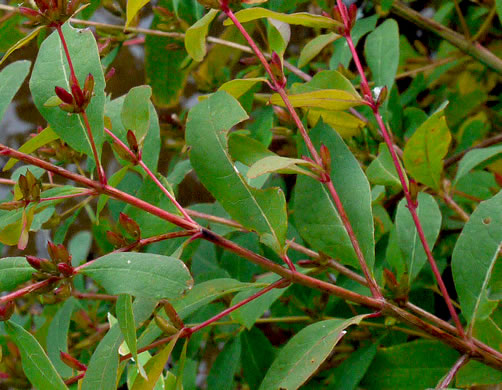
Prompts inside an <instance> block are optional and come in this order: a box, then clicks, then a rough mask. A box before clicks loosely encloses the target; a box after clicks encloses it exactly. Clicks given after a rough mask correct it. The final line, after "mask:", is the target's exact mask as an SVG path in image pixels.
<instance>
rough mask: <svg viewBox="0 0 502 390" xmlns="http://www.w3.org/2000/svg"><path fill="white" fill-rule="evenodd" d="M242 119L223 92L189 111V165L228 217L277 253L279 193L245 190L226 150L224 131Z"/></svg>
mask: <svg viewBox="0 0 502 390" xmlns="http://www.w3.org/2000/svg"><path fill="white" fill-rule="evenodd" d="M244 119H247V114H246V112H245V111H244V110H243V109H242V107H241V106H240V104H239V103H238V102H237V100H235V99H234V98H233V97H231V96H230V95H228V94H227V93H226V92H223V91H219V92H217V93H215V94H213V95H211V96H210V97H209V98H208V99H206V100H204V101H202V102H200V103H199V104H198V105H196V106H195V107H194V108H192V109H191V110H190V113H189V114H188V120H187V129H186V140H187V143H188V145H190V147H191V149H190V162H191V163H192V167H193V168H194V170H195V172H196V173H197V175H198V177H199V179H200V180H201V182H202V183H203V184H204V186H205V187H206V188H207V189H208V190H209V191H210V192H211V193H212V194H213V196H214V197H215V198H216V199H217V200H218V202H220V203H221V205H222V206H223V207H224V208H225V210H226V211H227V212H228V213H229V214H230V216H231V217H232V218H233V219H235V220H237V221H238V222H240V223H242V224H243V225H244V226H245V227H246V228H248V229H250V230H254V231H256V232H258V234H259V235H260V239H261V241H262V242H263V243H264V244H266V245H267V246H270V247H271V248H272V249H274V250H275V251H276V252H281V250H282V247H283V246H284V240H285V236H286V230H287V215H286V201H285V198H284V194H283V192H282V191H281V190H280V189H278V188H270V189H267V190H258V189H255V188H253V187H250V186H249V185H248V184H247V182H246V180H245V179H244V178H243V177H242V175H241V174H240V173H239V172H238V170H237V169H236V167H235V165H234V163H233V161H232V160H231V158H230V155H229V152H228V145H227V138H226V136H227V132H228V131H229V130H230V128H231V127H232V126H234V125H236V124H237V123H239V122H241V121H242V120H244Z"/></svg>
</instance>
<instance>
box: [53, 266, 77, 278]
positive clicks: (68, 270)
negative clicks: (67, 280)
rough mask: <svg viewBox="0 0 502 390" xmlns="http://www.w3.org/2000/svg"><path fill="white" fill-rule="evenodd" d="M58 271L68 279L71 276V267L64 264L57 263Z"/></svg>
mask: <svg viewBox="0 0 502 390" xmlns="http://www.w3.org/2000/svg"><path fill="white" fill-rule="evenodd" d="M57 267H58V271H59V272H61V273H62V274H63V275H64V276H66V277H69V276H72V275H73V272H74V270H73V267H72V266H71V265H69V264H66V263H58V265H57Z"/></svg>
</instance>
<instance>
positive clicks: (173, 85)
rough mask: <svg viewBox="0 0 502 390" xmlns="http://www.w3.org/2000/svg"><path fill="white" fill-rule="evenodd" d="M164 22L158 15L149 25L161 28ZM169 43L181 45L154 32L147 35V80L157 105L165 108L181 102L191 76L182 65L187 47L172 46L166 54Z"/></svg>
mask: <svg viewBox="0 0 502 390" xmlns="http://www.w3.org/2000/svg"><path fill="white" fill-rule="evenodd" d="M162 23H164V21H163V20H162V19H161V18H160V17H159V16H158V15H155V16H154V17H153V21H152V25H151V26H150V28H151V29H153V30H158V29H159V28H161V27H159V25H161V24H162ZM169 45H171V46H172V45H176V46H178V45H180V40H179V39H174V38H166V37H158V36H154V35H147V36H146V38H145V76H146V82H147V83H148V85H150V86H151V87H152V94H153V101H154V103H155V105H156V106H158V107H163V108H169V107H172V106H175V105H177V104H178V102H179V98H180V97H181V94H182V93H183V89H184V87H185V84H186V80H187V76H188V69H182V68H181V64H182V63H183V61H184V59H185V57H186V51H185V48H184V47H181V46H179V49H170V50H169V52H168V54H169V55H167V54H166V47H168V46H169ZM166 75H169V77H166Z"/></svg>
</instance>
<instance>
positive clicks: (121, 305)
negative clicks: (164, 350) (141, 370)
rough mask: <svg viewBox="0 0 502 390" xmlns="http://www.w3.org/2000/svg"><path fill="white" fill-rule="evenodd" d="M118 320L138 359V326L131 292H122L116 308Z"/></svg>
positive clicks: (130, 349) (126, 340)
mask: <svg viewBox="0 0 502 390" xmlns="http://www.w3.org/2000/svg"><path fill="white" fill-rule="evenodd" d="M115 312H116V313H115V314H116V315H117V321H118V324H119V328H120V331H121V332H122V335H123V336H124V340H125V342H126V344H127V346H128V347H129V351H131V354H132V356H133V358H134V360H135V361H138V348H137V344H136V326H135V324H134V313H133V311H132V297H131V296H130V295H129V294H120V295H119V296H118V298H117V304H116V308H115Z"/></svg>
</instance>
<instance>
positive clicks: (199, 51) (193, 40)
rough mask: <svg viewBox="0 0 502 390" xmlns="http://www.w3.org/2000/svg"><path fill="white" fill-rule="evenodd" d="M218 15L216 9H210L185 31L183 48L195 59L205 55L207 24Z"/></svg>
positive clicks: (200, 59) (199, 59) (201, 58)
mask: <svg viewBox="0 0 502 390" xmlns="http://www.w3.org/2000/svg"><path fill="white" fill-rule="evenodd" d="M216 15H218V10H216V9H211V10H210V11H209V12H208V13H207V14H206V15H204V17H203V18H202V19H199V20H198V21H197V22H196V23H195V24H194V25H192V26H191V27H190V28H189V29H188V30H187V31H186V33H185V48H186V49H187V52H188V54H189V55H190V57H192V58H193V59H194V60H195V61H197V62H200V61H202V60H203V59H204V56H205V55H206V37H207V33H208V31H209V25H210V24H211V22H212V21H213V19H214V18H215V17H216Z"/></svg>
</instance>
